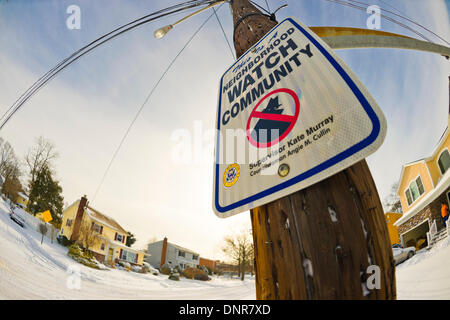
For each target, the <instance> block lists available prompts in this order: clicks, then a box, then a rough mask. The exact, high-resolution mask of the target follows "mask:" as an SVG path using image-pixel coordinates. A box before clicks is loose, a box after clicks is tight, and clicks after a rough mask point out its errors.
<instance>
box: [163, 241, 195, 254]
mask: <svg viewBox="0 0 450 320" xmlns="http://www.w3.org/2000/svg"><path fill="white" fill-rule="evenodd" d="M167 243H168V244H170V245H171V246H172V247H175V248H177V249H178V250H180V251H185V252H189V253H193V254H195V255H198V256H200V254H199V253H198V252H195V251H192V250H190V249H186V248H183V247H181V246H179V245H176V244H174V243H172V242H167Z"/></svg>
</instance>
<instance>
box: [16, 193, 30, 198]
mask: <svg viewBox="0 0 450 320" xmlns="http://www.w3.org/2000/svg"><path fill="white" fill-rule="evenodd" d="M17 194H18V195H19V196H21V197H22V198H24V199H25V200H29V198H28V196H27V195H26V194H25V193H22V192H18V193H17Z"/></svg>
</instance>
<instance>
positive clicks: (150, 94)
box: [91, 4, 223, 202]
mask: <svg viewBox="0 0 450 320" xmlns="http://www.w3.org/2000/svg"><path fill="white" fill-rule="evenodd" d="M222 5H223V4H221V5H220V6H219V7H218V8H217V10H219V9H220V8H221V7H222ZM214 14H215V13H212V14H211V15H210V16H209V17H208V18H206V20H205V21H204V22H203V23H202V24H201V25H200V27H199V28H198V29H197V30H196V31H195V32H194V34H193V35H192V36H191V37H190V38H189V40H188V41H187V42H186V43H185V45H184V46H183V47H182V48H181V50H180V51H179V52H178V53H177V55H176V56H175V57H174V58H173V59H172V61H171V62H170V63H169V65H168V66H167V68H166V69H165V70H164V72H163V73H162V75H161V77H160V78H159V79H158V81H157V82H156V83H155V85H154V86H153V88H152V89H151V91H150V93H149V94H148V95H147V97H146V98H145V100H144V103H142V105H141V106H140V108H139V109H138V111H137V113H136V115H135V116H134V118H133V120H132V121H131V123H130V125H129V126H128V128H127V130H126V131H125V134H124V135H123V137H122V139H121V141H120V143H119V145H118V147H117V149H116V150H115V151H114V154H113V156H112V158H111V160H110V162H109V164H108V166H107V168H106V171H105V173H104V174H103V177H102V179H101V181H100V184H99V185H98V187H97V190H96V191H95V194H94V197H93V198H92V201H91V202H94V200H95V198H96V197H97V194H98V192H99V190H100V188H101V187H102V185H103V182H104V181H105V178H106V176H107V174H108V172H109V170H110V169H111V166H112V163H113V162H114V160H115V158H116V156H117V154H118V153H119V151H120V149H121V147H122V145H123V143H124V142H125V139H126V138H127V136H128V134H129V133H130V131H131V128H132V127H133V125H134V123H135V122H136V120H137V118H138V117H139V115H140V113H141V111H142V110H143V109H144V107H145V105H146V104H147V102H148V101H149V99H150V97H151V96H152V95H153V93H154V92H155V90H156V88H157V87H158V85H159V84H160V83H161V81H162V80H163V78H164V77H165V75H166V74H167V72H168V71H169V70H170V68H171V67H172V66H173V64H174V63H175V61H176V60H177V59H178V57H179V56H180V55H181V53H182V52H183V51H184V49H186V47H187V46H188V45H189V44H190V43H191V41H192V40H193V39H194V38H195V36H196V35H197V34H198V33H199V32H200V30H201V29H202V28H203V27H204V26H205V24H206V23H207V22H208V21H209V19H211V17H212V16H213V15H214Z"/></svg>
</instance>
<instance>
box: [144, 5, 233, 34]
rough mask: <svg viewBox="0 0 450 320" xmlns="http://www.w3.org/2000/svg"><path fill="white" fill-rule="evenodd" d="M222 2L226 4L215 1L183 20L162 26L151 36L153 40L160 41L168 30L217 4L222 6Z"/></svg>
mask: <svg viewBox="0 0 450 320" xmlns="http://www.w3.org/2000/svg"><path fill="white" fill-rule="evenodd" d="M224 2H227V1H216V2H214V3H211V4H210V5H208V6H206V7H204V8H202V9H200V10H197V11H195V12H193V13H191V14H189V15H187V16H186V17H184V18H182V19H180V20H178V21H176V22H175V23H173V24H169V25H167V26H164V27H162V28H159V29H158V30H156V31H155V32H154V33H153V34H154V36H155V38H157V39H161V38H162V37H164V36H165V35H166V34H167V32H169V31H170V30H172V29H173V27H175V26H176V25H177V24H180V23H181V22H183V21H185V20H187V19H189V18H190V17H192V16H194V15H196V14H198V13H200V12H203V11H205V10H208V9H210V8H212V7H214V6H217V5H219V4H222V3H224Z"/></svg>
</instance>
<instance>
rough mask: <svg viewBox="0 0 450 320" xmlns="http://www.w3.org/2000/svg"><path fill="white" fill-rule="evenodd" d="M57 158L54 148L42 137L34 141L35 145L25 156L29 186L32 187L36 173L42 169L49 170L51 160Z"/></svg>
mask: <svg viewBox="0 0 450 320" xmlns="http://www.w3.org/2000/svg"><path fill="white" fill-rule="evenodd" d="M57 157H58V153H57V152H56V150H55V146H54V145H53V143H51V142H50V141H49V140H46V139H45V138H44V137H42V136H41V137H39V138H37V139H36V144H35V145H34V146H33V147H32V148H30V150H29V151H28V153H27V155H26V156H25V163H26V165H27V167H28V172H29V176H30V181H29V185H32V184H33V182H34V181H35V179H36V175H37V173H38V172H39V171H40V170H41V169H42V168H43V167H44V166H47V167H48V168H51V162H52V160H54V159H56V158H57Z"/></svg>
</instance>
